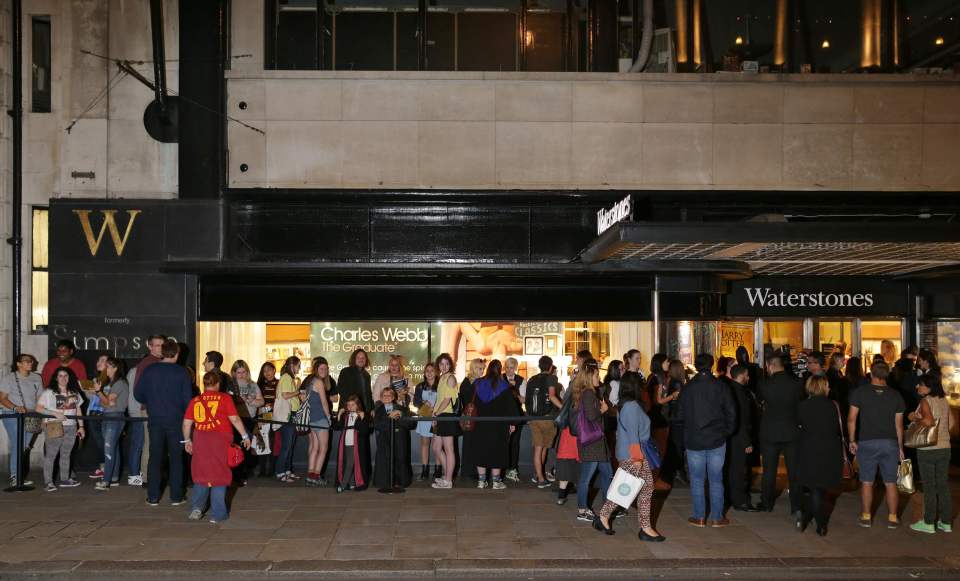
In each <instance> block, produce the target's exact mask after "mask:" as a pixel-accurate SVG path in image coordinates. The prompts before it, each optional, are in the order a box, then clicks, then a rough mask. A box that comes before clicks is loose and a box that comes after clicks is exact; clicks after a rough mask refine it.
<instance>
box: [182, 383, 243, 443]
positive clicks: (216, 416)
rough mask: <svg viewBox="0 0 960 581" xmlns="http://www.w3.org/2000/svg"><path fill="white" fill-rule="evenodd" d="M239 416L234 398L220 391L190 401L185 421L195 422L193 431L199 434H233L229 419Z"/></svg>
mask: <svg viewBox="0 0 960 581" xmlns="http://www.w3.org/2000/svg"><path fill="white" fill-rule="evenodd" d="M235 415H237V407H236V406H235V405H234V404H233V398H231V397H230V396H229V395H228V394H226V393H220V392H219V391H208V392H204V393H203V394H201V395H198V396H197V397H195V398H193V399H192V400H190V405H188V406H187V412H186V413H185V414H184V415H183V419H185V420H193V429H194V430H195V431H198V432H225V433H228V434H229V433H232V432H233V426H232V425H231V424H230V420H229V419H228V418H229V417H230V416H235Z"/></svg>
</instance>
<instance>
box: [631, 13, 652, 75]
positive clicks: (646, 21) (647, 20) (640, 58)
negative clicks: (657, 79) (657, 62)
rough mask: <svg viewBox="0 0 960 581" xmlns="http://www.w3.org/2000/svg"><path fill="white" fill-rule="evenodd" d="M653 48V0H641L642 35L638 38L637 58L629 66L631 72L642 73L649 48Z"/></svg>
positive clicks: (648, 58) (648, 54)
mask: <svg viewBox="0 0 960 581" xmlns="http://www.w3.org/2000/svg"><path fill="white" fill-rule="evenodd" d="M651 48H653V0H643V37H642V38H641V39H640V50H639V52H637V60H635V61H634V62H633V65H632V66H631V67H630V72H631V73H642V72H643V69H645V68H647V61H648V60H650V49H651Z"/></svg>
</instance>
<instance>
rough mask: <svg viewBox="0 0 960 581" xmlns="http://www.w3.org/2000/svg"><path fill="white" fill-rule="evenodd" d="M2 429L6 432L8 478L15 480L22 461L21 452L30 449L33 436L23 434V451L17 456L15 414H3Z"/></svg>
mask: <svg viewBox="0 0 960 581" xmlns="http://www.w3.org/2000/svg"><path fill="white" fill-rule="evenodd" d="M3 427H4V429H6V430H7V451H8V452H9V453H10V478H16V476H17V470H18V469H19V468H20V461H21V460H23V450H27V449H29V448H30V438H31V436H33V434H28V433H26V432H24V434H23V450H21V451H20V453H19V454H17V451H16V450H17V416H16V414H3ZM24 477H26V474H24Z"/></svg>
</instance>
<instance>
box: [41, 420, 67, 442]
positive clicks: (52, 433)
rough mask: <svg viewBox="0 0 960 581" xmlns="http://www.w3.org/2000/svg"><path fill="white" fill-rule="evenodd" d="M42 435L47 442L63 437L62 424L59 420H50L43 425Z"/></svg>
mask: <svg viewBox="0 0 960 581" xmlns="http://www.w3.org/2000/svg"><path fill="white" fill-rule="evenodd" d="M43 433H44V435H46V436H47V439H48V440H54V439H56V438H62V437H63V422H61V421H60V420H50V421H48V422H46V423H44V424H43Z"/></svg>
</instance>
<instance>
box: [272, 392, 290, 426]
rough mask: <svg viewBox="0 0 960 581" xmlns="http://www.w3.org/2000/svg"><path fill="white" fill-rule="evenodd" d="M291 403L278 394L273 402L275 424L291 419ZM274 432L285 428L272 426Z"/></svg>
mask: <svg viewBox="0 0 960 581" xmlns="http://www.w3.org/2000/svg"><path fill="white" fill-rule="evenodd" d="M290 409H291V408H290V401H289V400H288V399H287V398H285V397H283V394H282V393H280V392H278V393H277V397H276V399H275V400H274V402H273V413H272V419H273V421H275V422H286V421H288V420H289V419H290ZM271 425H272V427H273V429H274V430H279V429H280V428H282V427H283V426H281V425H280V424H271Z"/></svg>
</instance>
